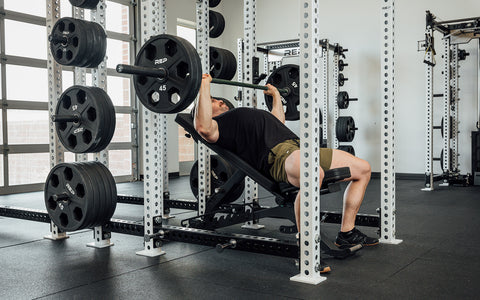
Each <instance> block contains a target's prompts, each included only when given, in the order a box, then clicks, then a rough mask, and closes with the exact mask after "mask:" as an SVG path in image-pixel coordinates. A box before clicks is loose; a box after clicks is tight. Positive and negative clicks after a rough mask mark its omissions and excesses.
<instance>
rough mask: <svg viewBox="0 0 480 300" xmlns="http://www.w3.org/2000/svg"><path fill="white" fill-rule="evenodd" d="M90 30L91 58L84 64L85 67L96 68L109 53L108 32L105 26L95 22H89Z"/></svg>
mask: <svg viewBox="0 0 480 300" xmlns="http://www.w3.org/2000/svg"><path fill="white" fill-rule="evenodd" d="M88 28H89V32H90V36H91V39H90V45H89V46H90V47H91V48H90V51H89V59H88V61H87V62H86V63H85V64H84V65H83V66H84V67H85V68H96V67H98V65H99V64H100V63H101V62H102V61H103V59H104V58H105V54H106V53H107V34H106V33H105V30H104V29H103V27H102V26H101V25H100V24H98V23H95V22H88Z"/></svg>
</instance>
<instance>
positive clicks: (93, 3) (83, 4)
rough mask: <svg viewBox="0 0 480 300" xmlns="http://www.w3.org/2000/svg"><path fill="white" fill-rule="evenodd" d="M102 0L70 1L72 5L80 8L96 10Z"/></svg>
mask: <svg viewBox="0 0 480 300" xmlns="http://www.w3.org/2000/svg"><path fill="white" fill-rule="evenodd" d="M98 2H100V0H70V4H72V5H73V6H76V7H80V8H86V9H94V8H96V7H97V5H98Z"/></svg>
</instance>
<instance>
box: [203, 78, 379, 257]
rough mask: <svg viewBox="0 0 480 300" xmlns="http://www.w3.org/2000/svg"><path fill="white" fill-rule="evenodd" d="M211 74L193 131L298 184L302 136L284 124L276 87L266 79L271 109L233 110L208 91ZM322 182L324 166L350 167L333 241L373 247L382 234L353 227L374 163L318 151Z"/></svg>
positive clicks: (297, 215) (297, 206) (270, 173)
mask: <svg viewBox="0 0 480 300" xmlns="http://www.w3.org/2000/svg"><path fill="white" fill-rule="evenodd" d="M211 81H212V77H211V76H210V75H208V74H204V75H203V76H202V85H201V87H200V92H199V99H198V103H197V107H196V109H195V115H194V124H195V130H197V132H198V133H199V134H200V135H201V136H202V137H203V138H204V139H205V140H206V141H207V142H208V143H216V144H218V145H219V146H221V147H222V148H226V149H228V150H230V151H232V152H233V153H235V154H237V155H238V156H240V157H241V158H243V159H244V160H245V161H246V162H248V163H249V164H250V165H251V166H253V167H255V168H256V169H258V170H259V171H260V172H262V173H263V174H266V175H267V176H271V177H272V178H273V179H274V180H276V181H277V182H281V181H284V182H289V183H290V184H292V185H294V186H296V187H300V146H299V138H298V136H297V135H296V134H294V133H293V132H292V131H291V130H290V129H288V128H287V127H286V126H285V124H284V123H285V113H284V111H283V106H282V102H281V97H280V93H279V92H278V90H277V89H276V88H275V87H274V86H272V85H270V84H267V87H268V90H266V91H264V93H265V94H267V95H270V96H272V97H273V102H272V111H271V112H267V111H264V110H259V109H255V108H246V107H243V108H235V109H231V107H229V105H228V103H226V101H224V100H218V99H215V98H213V97H211V95H210V83H211ZM320 159H321V162H320V166H321V168H320V182H319V184H320V186H321V184H322V180H323V177H324V171H326V170H329V169H331V168H332V169H333V168H340V167H349V168H350V173H351V177H350V178H347V179H345V181H350V183H349V185H348V186H347V188H346V190H345V194H344V198H343V218H342V224H341V228H340V232H339V233H338V235H337V238H336V240H335V244H336V245H337V246H339V247H342V248H346V247H351V246H353V245H357V244H362V245H364V246H373V245H377V244H378V239H376V238H371V237H368V236H366V235H365V234H363V233H362V232H360V231H359V230H358V229H356V228H355V217H356V215H357V213H358V210H359V208H360V205H361V204H362V201H363V197H364V194H365V189H366V188H367V185H368V182H369V181H370V174H371V169H370V164H369V163H368V162H367V161H365V160H363V159H360V158H358V157H355V156H353V155H351V154H349V153H347V152H344V151H340V150H337V149H328V148H322V149H321V150H320ZM294 209H295V219H296V223H297V228H300V226H299V224H300V220H301V217H300V193H298V194H297V198H296V199H295V204H294Z"/></svg>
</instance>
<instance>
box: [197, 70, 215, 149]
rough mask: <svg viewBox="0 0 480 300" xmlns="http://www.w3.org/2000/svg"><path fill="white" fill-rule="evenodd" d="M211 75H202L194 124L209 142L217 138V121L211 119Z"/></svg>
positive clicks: (213, 141)
mask: <svg viewBox="0 0 480 300" xmlns="http://www.w3.org/2000/svg"><path fill="white" fill-rule="evenodd" d="M211 81H212V77H211V76H210V75H208V74H204V75H203V76H202V85H201V86H200V92H199V96H198V103H197V107H196V109H195V116H194V122H195V123H194V124H195V130H196V131H197V132H198V133H199V134H200V136H201V137H203V138H204V139H205V140H206V141H207V142H209V143H215V142H216V141H217V140H218V137H219V132H218V123H217V121H215V120H213V119H212V100H211V96H210V82H211Z"/></svg>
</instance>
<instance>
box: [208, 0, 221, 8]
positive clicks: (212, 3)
mask: <svg viewBox="0 0 480 300" xmlns="http://www.w3.org/2000/svg"><path fill="white" fill-rule="evenodd" d="M220 1H221V0H208V6H209V7H217V6H218V5H219V4H220Z"/></svg>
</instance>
